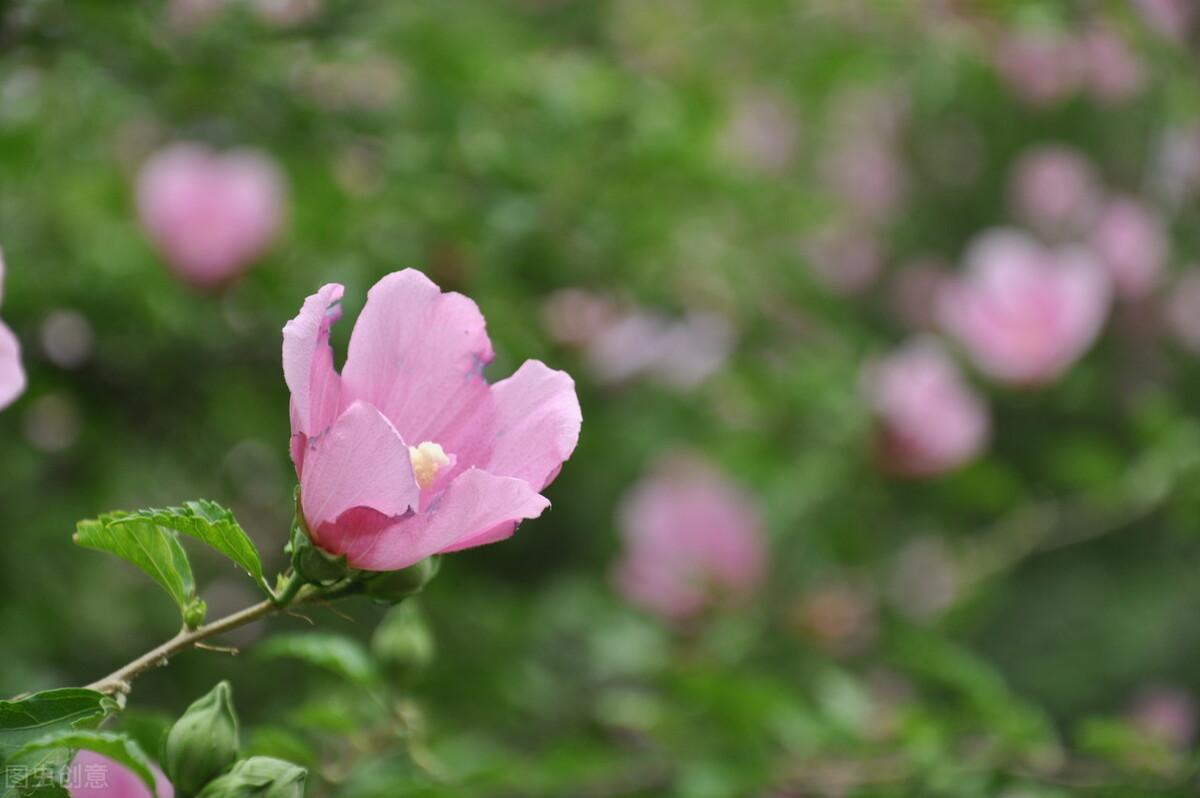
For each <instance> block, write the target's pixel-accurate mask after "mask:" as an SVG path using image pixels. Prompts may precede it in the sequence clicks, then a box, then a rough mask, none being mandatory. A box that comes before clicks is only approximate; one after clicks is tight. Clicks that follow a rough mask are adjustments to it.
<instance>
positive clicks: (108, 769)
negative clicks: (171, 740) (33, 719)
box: [68, 751, 175, 798]
mask: <svg viewBox="0 0 1200 798" xmlns="http://www.w3.org/2000/svg"><path fill="white" fill-rule="evenodd" d="M153 770H154V780H155V782H156V790H155V792H154V793H151V792H150V789H149V788H148V787H146V785H145V783H144V782H143V781H142V780H141V779H140V778H139V777H138V775H137V774H136V773H134V772H133V771H132V770H130V769H129V768H127V767H125V766H124V765H122V764H121V763H119V762H114V761H113V760H111V759H109V758H108V757H105V756H101V755H100V754H96V753H93V752H91V751H80V752H79V753H78V754H76V755H75V759H74V760H73V761H72V763H71V775H72V779H71V782H72V784H73V785H75V786H72V787H71V788H70V789H69V790H68V792H69V793H70V794H71V798H175V788H174V787H172V786H171V783H170V782H169V781H167V777H166V776H164V775H163V773H162V771H161V770H159V769H158V768H157V767H154V768H153Z"/></svg>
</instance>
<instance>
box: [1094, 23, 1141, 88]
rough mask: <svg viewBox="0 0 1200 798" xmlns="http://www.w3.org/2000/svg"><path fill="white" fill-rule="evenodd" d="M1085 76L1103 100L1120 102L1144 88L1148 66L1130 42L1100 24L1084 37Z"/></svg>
mask: <svg viewBox="0 0 1200 798" xmlns="http://www.w3.org/2000/svg"><path fill="white" fill-rule="evenodd" d="M1080 47H1081V49H1082V54H1083V62H1084V73H1085V75H1084V77H1085V79H1086V81H1087V85H1088V88H1089V89H1090V90H1091V93H1092V94H1093V95H1094V96H1095V97H1096V99H1098V100H1100V101H1101V102H1109V103H1119V102H1122V101H1124V100H1128V99H1130V98H1131V97H1133V96H1135V95H1136V94H1137V93H1138V92H1140V91H1141V90H1142V87H1143V86H1144V85H1145V83H1146V68H1145V66H1144V65H1143V64H1142V61H1141V59H1139V58H1138V57H1137V55H1136V54H1134V52H1133V51H1132V50H1131V49H1129V45H1128V44H1127V43H1126V42H1125V40H1124V39H1123V38H1121V37H1120V36H1119V35H1118V34H1116V33H1115V32H1113V31H1111V30H1109V29H1107V28H1103V27H1097V28H1093V29H1092V30H1089V31H1088V32H1086V33H1084V34H1083V35H1082V37H1081V39H1080Z"/></svg>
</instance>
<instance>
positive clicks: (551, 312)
mask: <svg viewBox="0 0 1200 798" xmlns="http://www.w3.org/2000/svg"><path fill="white" fill-rule="evenodd" d="M617 316H618V310H617V308H616V306H615V303H614V302H613V301H612V300H611V299H609V298H608V297H606V296H603V295H601V294H597V293H594V292H591V291H585V290H584V289H582V288H562V289H559V290H558V291H555V292H554V293H553V294H551V295H550V296H548V297H546V300H545V301H544V302H543V303H542V326H543V327H545V329H546V332H547V333H549V335H550V337H552V338H553V339H554V340H555V341H557V342H558V343H560V344H564V345H566V346H586V345H587V344H589V343H591V342H592V341H594V340H595V339H596V338H597V337H598V336H599V335H600V334H601V333H603V332H604V330H605V329H606V328H607V327H608V326H609V325H611V324H612V323H613V322H614V321H616V319H617Z"/></svg>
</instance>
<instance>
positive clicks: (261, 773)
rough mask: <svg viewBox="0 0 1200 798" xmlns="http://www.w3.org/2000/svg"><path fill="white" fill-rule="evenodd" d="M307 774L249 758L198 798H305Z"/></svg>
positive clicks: (264, 758) (266, 758)
mask: <svg viewBox="0 0 1200 798" xmlns="http://www.w3.org/2000/svg"><path fill="white" fill-rule="evenodd" d="M306 778H308V771H306V770H305V769H304V768H302V767H299V766H297V765H293V764H292V763H291V762H284V761H283V760H282V759H273V758H271V757H269V756H252V757H250V758H249V759H243V760H242V761H241V762H238V763H237V764H236V765H234V766H233V770H231V771H229V772H228V773H226V774H225V775H224V776H219V777H217V778H216V779H214V780H213V781H211V782H209V784H208V786H207V787H205V788H204V791H203V792H202V793H200V795H198V796H197V798H304V780H305V779H306Z"/></svg>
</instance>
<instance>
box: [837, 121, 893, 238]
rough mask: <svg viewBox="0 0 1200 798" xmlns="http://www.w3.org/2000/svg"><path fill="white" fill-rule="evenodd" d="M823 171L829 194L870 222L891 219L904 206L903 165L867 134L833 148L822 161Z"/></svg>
mask: <svg viewBox="0 0 1200 798" xmlns="http://www.w3.org/2000/svg"><path fill="white" fill-rule="evenodd" d="M822 170H823V171H824V178H825V182H826V183H827V184H828V185H829V187H830V190H831V191H832V192H833V193H834V194H836V195H837V196H838V197H840V198H841V200H842V201H843V202H845V203H846V204H847V205H848V206H849V207H850V208H852V209H854V210H855V211H856V212H857V213H859V214H861V215H862V216H863V217H865V218H867V219H872V220H886V219H888V218H890V217H891V216H892V215H893V214H894V213H895V211H896V210H897V209H898V208H899V207H900V205H901V203H902V202H903V200H904V194H905V191H906V190H907V186H908V175H907V173H906V172H905V169H904V163H903V162H902V161H901V160H900V158H899V157H897V155H896V153H895V151H894V150H893V148H892V147H891V146H890V145H889V144H888V143H887V142H884V141H879V140H878V138H877V137H876V136H873V135H869V134H867V135H859V136H857V137H856V138H852V139H850V140H848V141H845V142H842V143H841V144H839V146H837V147H835V148H834V149H833V150H832V151H831V152H830V154H829V155H828V156H827V157H826V158H825V161H824V163H823V164H822Z"/></svg>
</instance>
